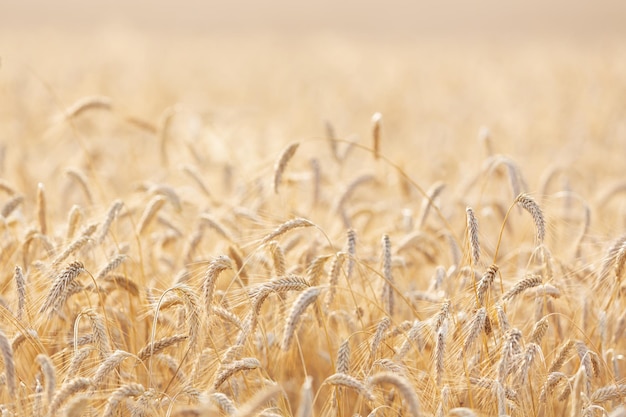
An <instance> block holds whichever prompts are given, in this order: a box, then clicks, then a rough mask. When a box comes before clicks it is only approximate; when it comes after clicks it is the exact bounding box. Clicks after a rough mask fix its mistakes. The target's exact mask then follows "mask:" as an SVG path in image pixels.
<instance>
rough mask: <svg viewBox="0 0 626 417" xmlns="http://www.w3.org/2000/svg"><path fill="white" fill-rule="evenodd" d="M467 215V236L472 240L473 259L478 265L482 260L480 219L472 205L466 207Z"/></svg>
mask: <svg viewBox="0 0 626 417" xmlns="http://www.w3.org/2000/svg"><path fill="white" fill-rule="evenodd" d="M465 213H466V215H467V236H468V239H469V242H470V249H471V253H472V261H473V262H474V265H478V261H480V241H479V240H478V220H477V219H476V215H475V214H474V210H473V209H472V208H471V207H467V208H466V209H465Z"/></svg>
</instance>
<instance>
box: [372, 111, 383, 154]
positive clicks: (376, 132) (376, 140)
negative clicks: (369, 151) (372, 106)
mask: <svg viewBox="0 0 626 417" xmlns="http://www.w3.org/2000/svg"><path fill="white" fill-rule="evenodd" d="M382 120H383V115H382V114H380V113H378V112H376V113H374V114H373V115H372V140H373V146H372V148H373V149H374V159H378V158H380V136H381V135H380V130H381V124H382Z"/></svg>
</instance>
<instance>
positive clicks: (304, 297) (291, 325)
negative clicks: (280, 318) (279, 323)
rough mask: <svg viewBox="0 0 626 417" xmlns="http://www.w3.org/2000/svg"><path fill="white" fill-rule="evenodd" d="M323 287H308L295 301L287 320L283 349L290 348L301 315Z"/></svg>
mask: <svg viewBox="0 0 626 417" xmlns="http://www.w3.org/2000/svg"><path fill="white" fill-rule="evenodd" d="M320 292H321V288H319V287H310V288H308V289H306V290H305V291H304V292H302V294H300V295H299V296H298V298H297V299H296V301H294V303H293V306H292V308H291V311H290V312H289V316H288V317H287V321H286V322H285V331H284V336H283V342H282V345H281V346H282V350H284V351H287V350H289V346H290V345H291V340H292V339H293V335H294V332H295V331H296V326H297V325H298V322H299V321H300V316H302V313H304V310H305V309H306V308H307V307H308V306H309V305H310V304H311V303H313V302H315V300H317V297H318V296H319V295H320Z"/></svg>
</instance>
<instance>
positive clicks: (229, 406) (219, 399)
mask: <svg viewBox="0 0 626 417" xmlns="http://www.w3.org/2000/svg"><path fill="white" fill-rule="evenodd" d="M209 399H210V400H211V401H212V402H214V403H215V404H217V406H218V407H219V408H221V409H222V411H224V413H226V414H227V415H229V416H232V415H234V414H235V413H236V412H237V408H236V407H235V403H233V401H232V400H231V399H230V398H228V396H226V394H222V393H221V392H214V393H212V394H211V395H209Z"/></svg>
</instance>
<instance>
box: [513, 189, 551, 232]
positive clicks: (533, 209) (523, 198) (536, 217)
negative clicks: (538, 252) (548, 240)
mask: <svg viewBox="0 0 626 417" xmlns="http://www.w3.org/2000/svg"><path fill="white" fill-rule="evenodd" d="M515 202H516V203H517V204H519V205H520V206H522V208H524V210H526V211H527V212H528V213H530V215H531V217H532V218H533V221H534V222H535V227H536V228H537V240H538V241H539V243H543V241H544V239H545V237H546V220H545V218H544V216H543V211H542V210H541V208H540V207H539V204H537V202H536V201H535V200H534V199H533V198H532V197H531V196H529V195H528V194H524V193H522V194H520V195H518V196H517V198H516V199H515Z"/></svg>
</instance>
